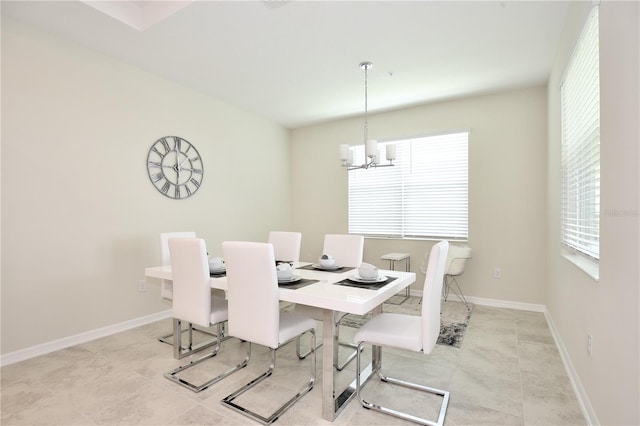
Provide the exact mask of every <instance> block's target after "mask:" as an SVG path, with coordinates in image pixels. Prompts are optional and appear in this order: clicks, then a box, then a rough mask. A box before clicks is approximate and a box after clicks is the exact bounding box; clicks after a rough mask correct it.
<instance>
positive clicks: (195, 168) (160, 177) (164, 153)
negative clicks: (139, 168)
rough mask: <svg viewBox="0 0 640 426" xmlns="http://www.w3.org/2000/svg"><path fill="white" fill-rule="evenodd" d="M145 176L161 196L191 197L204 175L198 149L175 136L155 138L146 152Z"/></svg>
mask: <svg viewBox="0 0 640 426" xmlns="http://www.w3.org/2000/svg"><path fill="white" fill-rule="evenodd" d="M147 171H148V172H149V179H151V183H153V186H155V187H156V189H157V190H158V191H160V193H161V194H162V195H165V196H167V197H169V198H174V199H182V198H188V197H190V196H192V195H193V194H194V193H195V192H196V191H197V190H198V188H200V185H201V184H202V178H203V177H204V165H203V164H202V158H201V157H200V154H199V153H198V150H197V149H196V148H195V147H194V146H193V145H191V144H190V143H189V142H188V141H186V140H185V139H182V138H180V137H178V136H165V137H162V138H160V139H158V140H157V141H156V142H155V143H154V144H153V145H152V146H151V149H149V154H148V155H147Z"/></svg>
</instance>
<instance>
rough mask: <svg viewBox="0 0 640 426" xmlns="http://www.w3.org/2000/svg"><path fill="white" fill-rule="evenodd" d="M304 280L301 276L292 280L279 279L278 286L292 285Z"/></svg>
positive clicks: (296, 276)
mask: <svg viewBox="0 0 640 426" xmlns="http://www.w3.org/2000/svg"><path fill="white" fill-rule="evenodd" d="M301 279H302V277H301V276H300V275H294V276H292V277H291V278H278V284H292V283H295V282H298V281H300V280H301Z"/></svg>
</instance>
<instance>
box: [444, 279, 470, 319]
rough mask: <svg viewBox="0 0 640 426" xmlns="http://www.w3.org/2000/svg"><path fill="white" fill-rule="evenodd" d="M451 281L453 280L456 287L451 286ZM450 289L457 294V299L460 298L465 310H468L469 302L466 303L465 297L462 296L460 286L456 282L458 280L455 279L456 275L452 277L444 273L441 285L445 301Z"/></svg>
mask: <svg viewBox="0 0 640 426" xmlns="http://www.w3.org/2000/svg"><path fill="white" fill-rule="evenodd" d="M451 281H453V283H454V284H455V286H456V288H452V287H451ZM456 289H457V290H456ZM451 290H453V292H454V293H455V295H456V296H458V299H460V301H461V302H462V303H464V306H465V307H466V308H467V310H468V311H470V310H471V308H470V307H469V303H467V299H466V298H465V297H464V294H463V293H462V289H461V288H460V285H459V284H458V280H456V277H454V276H452V275H445V276H444V285H443V286H442V295H443V297H444V300H445V302H446V300H447V298H448V297H449V291H451Z"/></svg>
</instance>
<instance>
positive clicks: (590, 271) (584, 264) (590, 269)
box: [562, 250, 600, 282]
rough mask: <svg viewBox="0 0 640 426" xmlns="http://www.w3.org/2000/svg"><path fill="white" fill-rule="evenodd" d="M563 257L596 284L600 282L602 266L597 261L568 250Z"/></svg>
mask: <svg viewBox="0 0 640 426" xmlns="http://www.w3.org/2000/svg"><path fill="white" fill-rule="evenodd" d="M562 257H564V258H565V259H567V260H568V261H569V262H571V263H573V264H574V265H575V266H577V267H578V268H579V269H581V270H582V271H583V272H584V273H585V274H587V275H588V276H589V277H591V279H593V280H594V281H595V282H599V281H600V264H599V263H598V262H597V261H595V260H592V259H588V258H586V257H584V256H581V255H579V254H576V253H572V252H569V251H567V250H564V251H563V253H562Z"/></svg>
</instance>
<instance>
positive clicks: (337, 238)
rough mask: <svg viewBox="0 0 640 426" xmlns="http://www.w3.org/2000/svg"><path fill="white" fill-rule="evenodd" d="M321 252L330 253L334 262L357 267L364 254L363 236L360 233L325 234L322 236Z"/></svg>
mask: <svg viewBox="0 0 640 426" xmlns="http://www.w3.org/2000/svg"><path fill="white" fill-rule="evenodd" d="M322 254H330V255H331V256H333V257H334V258H335V259H336V264H337V265H340V266H347V267H355V268H357V267H359V266H360V264H361V263H362V257H363V256H364V237H363V236H362V235H348V234H327V235H325V236H324V247H323V248H322Z"/></svg>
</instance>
